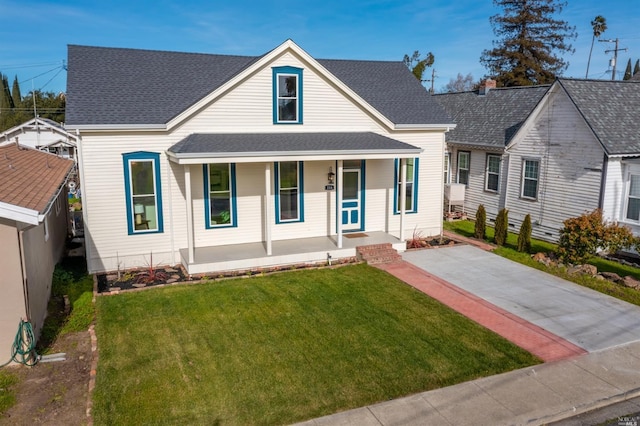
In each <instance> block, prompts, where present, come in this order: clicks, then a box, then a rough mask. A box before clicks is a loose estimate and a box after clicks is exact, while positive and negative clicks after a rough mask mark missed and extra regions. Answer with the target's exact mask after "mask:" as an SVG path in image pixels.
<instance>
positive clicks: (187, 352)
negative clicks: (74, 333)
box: [93, 265, 539, 424]
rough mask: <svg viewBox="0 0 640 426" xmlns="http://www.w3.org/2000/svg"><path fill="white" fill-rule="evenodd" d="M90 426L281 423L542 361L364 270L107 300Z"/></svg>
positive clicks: (101, 302)
mask: <svg viewBox="0 0 640 426" xmlns="http://www.w3.org/2000/svg"><path fill="white" fill-rule="evenodd" d="M97 312H98V314H97V318H98V320H97V327H96V330H97V333H98V341H99V351H100V361H99V366H98V375H97V384H96V389H95V393H94V407H93V408H94V419H95V423H96V424H184V423H198V424H200V423H211V424H216V423H220V424H284V423H292V422H296V421H302V420H305V419H309V418H314V417H319V416H323V415H326V414H330V413H334V412H337V411H341V410H346V409H350V408H355V407H360V406H364V405H367V404H372V403H375V402H378V401H385V400H389V399H393V398H397V397H400V396H404V395H408V394H412V393H416V392H420V391H426V390H429V389H434V388H438V387H443V386H448V385H452V384H455V383H459V382H463V381H467V380H471V379H474V378H478V377H482V376H488V375H493V374H497V373H501V372H504V371H509V370H513V369H517V368H521V367H525V366H528V365H532V364H536V363H538V362H539V360H537V359H536V358H535V357H533V356H532V355H530V354H529V353H527V352H525V351H524V350H522V349H520V348H518V347H516V346H515V345H512V344H511V343H509V342H508V341H506V340H505V339H503V338H501V337H499V336H498V335H496V334H494V333H492V332H490V331H488V330H487V329H485V328H483V327H481V326H479V325H477V324H475V323H473V322H472V321H470V320H468V319H466V318H465V317H463V316H461V315H459V314H457V313H456V312H454V311H452V310H450V309H449V308H447V307H445V306H443V305H441V304H440V303H438V302H436V301H435V300H433V299H431V298H429V297H427V296H425V295H424V294H422V293H420V292H418V291H416V290H414V289H412V288H410V287H409V286H407V285H406V284H404V283H403V282H401V281H399V280H397V279H396V278H394V277H393V276H391V275H389V274H387V273H385V272H383V271H380V270H377V269H375V268H372V267H369V266H367V265H352V266H345V267H341V268H337V269H319V270H308V271H296V272H287V273H280V274H274V275H270V276H265V277H254V278H250V279H236V280H228V281H221V282H216V283H208V284H201V285H193V286H175V287H169V288H162V289H153V290H148V291H144V292H135V293H127V294H120V295H117V296H103V297H99V298H98V300H97Z"/></svg>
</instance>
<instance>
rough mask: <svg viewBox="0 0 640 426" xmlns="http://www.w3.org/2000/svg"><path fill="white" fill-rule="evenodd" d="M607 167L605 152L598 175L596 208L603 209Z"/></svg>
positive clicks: (607, 160)
mask: <svg viewBox="0 0 640 426" xmlns="http://www.w3.org/2000/svg"><path fill="white" fill-rule="evenodd" d="M608 169H609V158H608V157H607V154H606V153H605V154H604V155H603V159H602V175H601V176H600V197H599V199H598V208H599V209H600V210H603V209H604V191H605V183H606V182H607V171H608ZM612 213H613V212H612Z"/></svg>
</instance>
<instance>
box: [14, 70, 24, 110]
mask: <svg viewBox="0 0 640 426" xmlns="http://www.w3.org/2000/svg"><path fill="white" fill-rule="evenodd" d="M11 98H12V99H13V105H14V106H16V107H17V106H18V105H20V102H22V95H21V94H20V83H18V76H17V75H16V76H15V78H14V79H13V87H12V88H11Z"/></svg>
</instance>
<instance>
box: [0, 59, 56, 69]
mask: <svg viewBox="0 0 640 426" xmlns="http://www.w3.org/2000/svg"><path fill="white" fill-rule="evenodd" d="M59 63H60V61H56V62H42V63H39V64H29V65H0V70H7V69H9V70H12V69H20V68H38V67H44V66H48V65H55V64H59Z"/></svg>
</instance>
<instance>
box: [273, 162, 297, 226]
mask: <svg viewBox="0 0 640 426" xmlns="http://www.w3.org/2000/svg"><path fill="white" fill-rule="evenodd" d="M302 175H303V166H302V162H301V161H282V162H279V163H275V184H276V190H275V195H276V223H286V222H304V199H303V192H304V190H303V178H302Z"/></svg>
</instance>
